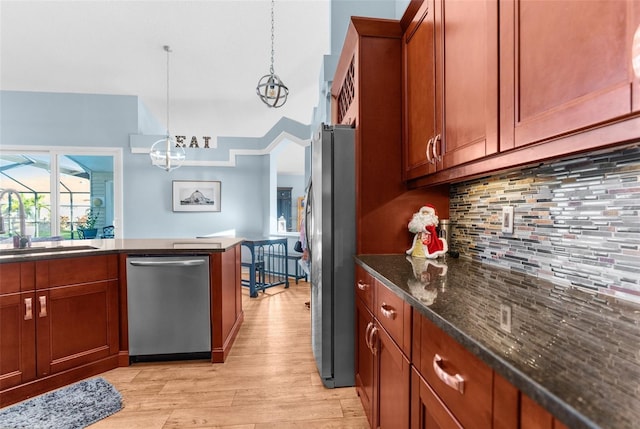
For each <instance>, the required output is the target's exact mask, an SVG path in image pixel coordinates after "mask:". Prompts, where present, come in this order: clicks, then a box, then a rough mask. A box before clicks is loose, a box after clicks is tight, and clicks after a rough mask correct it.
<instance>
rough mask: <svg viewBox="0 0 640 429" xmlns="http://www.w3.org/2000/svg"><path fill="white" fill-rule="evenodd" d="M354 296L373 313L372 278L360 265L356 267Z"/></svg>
mask: <svg viewBox="0 0 640 429" xmlns="http://www.w3.org/2000/svg"><path fill="white" fill-rule="evenodd" d="M355 288H356V296H357V297H359V298H360V299H361V300H362V302H364V304H365V305H366V306H367V308H368V309H369V310H370V311H373V277H371V274H369V273H367V272H366V271H365V270H364V268H362V267H361V266H360V265H356V285H355Z"/></svg>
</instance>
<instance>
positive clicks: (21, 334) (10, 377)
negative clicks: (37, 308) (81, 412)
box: [0, 263, 36, 407]
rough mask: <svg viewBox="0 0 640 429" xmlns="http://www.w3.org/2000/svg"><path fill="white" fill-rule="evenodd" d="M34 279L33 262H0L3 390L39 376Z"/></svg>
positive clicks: (0, 380)
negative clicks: (37, 373)
mask: <svg viewBox="0 0 640 429" xmlns="http://www.w3.org/2000/svg"><path fill="white" fill-rule="evenodd" d="M34 279H35V277H34V264H33V263H12V264H0V350H1V352H0V391H2V390H5V389H8V388H11V387H14V386H17V385H20V384H22V383H26V382H28V381H31V380H33V379H34V378H35V376H36V340H35V332H36V330H35V319H34V317H33V311H34V305H35V304H34V301H35V282H34ZM1 406H2V401H0V407H1Z"/></svg>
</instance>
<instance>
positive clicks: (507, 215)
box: [502, 206, 513, 234]
mask: <svg viewBox="0 0 640 429" xmlns="http://www.w3.org/2000/svg"><path fill="white" fill-rule="evenodd" d="M502 232H504V233H506V234H513V206H505V207H502Z"/></svg>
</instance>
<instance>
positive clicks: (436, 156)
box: [431, 134, 442, 164]
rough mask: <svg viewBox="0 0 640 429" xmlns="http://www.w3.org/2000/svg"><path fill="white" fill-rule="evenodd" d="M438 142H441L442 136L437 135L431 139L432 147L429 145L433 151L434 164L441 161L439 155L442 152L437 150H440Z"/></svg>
mask: <svg viewBox="0 0 640 429" xmlns="http://www.w3.org/2000/svg"><path fill="white" fill-rule="evenodd" d="M440 142H442V135H441V134H438V135H437V136H435V138H434V139H433V145H431V150H432V151H433V162H434V164H435V163H436V162H440V161H442V155H441V153H442V150H439V149H440Z"/></svg>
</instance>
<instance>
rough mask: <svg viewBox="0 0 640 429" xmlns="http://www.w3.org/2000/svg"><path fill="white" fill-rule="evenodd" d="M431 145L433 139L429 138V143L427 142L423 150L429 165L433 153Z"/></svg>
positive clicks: (431, 161)
mask: <svg viewBox="0 0 640 429" xmlns="http://www.w3.org/2000/svg"><path fill="white" fill-rule="evenodd" d="M432 144H433V138H430V139H429V141H428V142H427V149H426V150H425V153H426V155H427V162H428V163H429V164H433V158H432V157H431V153H432V152H433V149H432V146H431V145H432Z"/></svg>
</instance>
